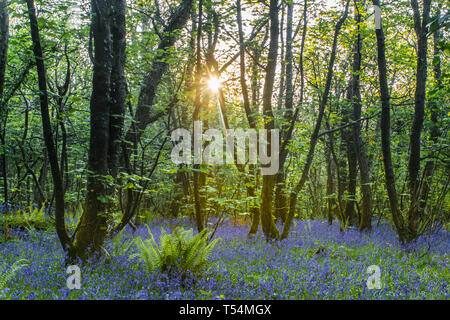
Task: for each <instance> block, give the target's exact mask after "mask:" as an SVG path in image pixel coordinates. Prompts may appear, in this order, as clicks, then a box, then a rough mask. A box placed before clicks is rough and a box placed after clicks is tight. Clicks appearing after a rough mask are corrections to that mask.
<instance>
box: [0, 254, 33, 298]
mask: <svg viewBox="0 0 450 320" xmlns="http://www.w3.org/2000/svg"><path fill="white" fill-rule="evenodd" d="M28 265H29V262H28V260H26V259H20V260H17V261H16V262H15V263H14V264H13V265H12V266H11V268H10V269H9V270H7V271H0V293H1V292H2V291H3V290H4V289H5V288H6V285H7V284H8V282H9V281H10V280H11V279H13V278H14V277H15V276H16V275H17V273H18V272H19V271H20V270H21V269H22V268H23V267H26V266H28ZM4 267H5V265H2V267H1V268H0V270H2V269H4Z"/></svg>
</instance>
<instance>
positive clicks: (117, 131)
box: [76, 0, 126, 259]
mask: <svg viewBox="0 0 450 320" xmlns="http://www.w3.org/2000/svg"><path fill="white" fill-rule="evenodd" d="M125 14H126V4H125V1H124V0H92V36H93V38H94V46H95V51H94V74H93V79H92V85H93V88H92V95H91V104H90V111H91V132H90V133H91V137H90V144H89V159H88V170H89V173H88V181H87V196H86V203H85V208H84V213H83V216H82V217H81V222H80V225H79V228H78V233H77V238H76V239H77V240H76V249H77V252H78V254H79V256H80V257H82V258H83V259H84V258H87V257H90V256H93V255H101V254H102V248H103V243H104V241H105V239H106V236H107V234H108V232H109V228H110V227H111V213H110V210H111V198H112V192H113V188H112V187H111V186H110V184H111V182H113V181H110V180H114V175H115V174H116V173H117V159H118V156H117V152H118V145H119V140H120V137H121V131H122V121H123V116H124V114H123V113H124V109H125V106H124V104H125V74H124V63H125ZM113 72H114V74H112V73H113Z"/></svg>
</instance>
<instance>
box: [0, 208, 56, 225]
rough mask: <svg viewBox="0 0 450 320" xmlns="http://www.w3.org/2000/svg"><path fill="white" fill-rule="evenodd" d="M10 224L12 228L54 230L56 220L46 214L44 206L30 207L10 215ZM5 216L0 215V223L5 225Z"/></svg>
mask: <svg viewBox="0 0 450 320" xmlns="http://www.w3.org/2000/svg"><path fill="white" fill-rule="evenodd" d="M7 218H8V225H9V227H10V228H12V229H14V228H20V229H26V230H29V229H32V228H34V229H36V230H54V222H53V220H52V219H50V218H49V217H46V216H45V212H44V209H43V208H31V207H30V208H28V209H26V210H18V211H15V212H12V213H10V214H9V215H8V217H7ZM4 219H5V217H3V216H2V217H0V223H1V224H2V225H3V223H4Z"/></svg>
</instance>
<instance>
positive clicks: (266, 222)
mask: <svg viewBox="0 0 450 320" xmlns="http://www.w3.org/2000/svg"><path fill="white" fill-rule="evenodd" d="M269 17H270V44H269V55H268V62H267V67H266V77H265V82H264V91H263V116H264V128H265V129H266V130H267V131H268V132H267V138H268V141H267V152H266V154H268V155H269V154H270V153H269V152H270V150H271V144H272V142H271V140H272V137H271V130H272V129H274V128H275V120H274V116H273V112H272V94H273V86H274V78H275V71H276V66H277V57H278V36H279V35H278V31H279V24H278V0H270V9H269ZM271 156H272V157H273V155H271ZM275 182H276V174H271V175H269V174H266V175H264V176H263V184H262V190H261V224H262V228H263V232H264V234H265V236H266V238H267V239H275V238H278V236H279V231H278V228H277V226H276V224H275V222H274V220H273V217H272V193H273V188H274V186H275Z"/></svg>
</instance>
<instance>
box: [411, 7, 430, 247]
mask: <svg viewBox="0 0 450 320" xmlns="http://www.w3.org/2000/svg"><path fill="white" fill-rule="evenodd" d="M411 7H412V9H413V13H414V29H415V30H416V35H417V47H418V49H417V71H416V92H415V95H414V119H413V124H412V128H411V135H410V154H409V162H408V174H409V191H410V194H411V207H410V209H409V211H408V241H409V240H412V239H415V238H416V237H417V236H418V234H417V229H418V227H419V225H418V224H419V220H420V215H421V212H422V209H423V204H421V203H420V202H421V194H420V188H419V187H420V181H419V176H420V171H421V170H420V142H421V133H422V128H423V119H424V115H425V99H426V83H427V51H428V36H427V33H428V28H427V24H428V22H429V21H428V20H429V16H430V7H431V0H424V2H423V14H422V17H421V14H420V11H419V4H418V3H417V0H411ZM421 18H422V21H421Z"/></svg>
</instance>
